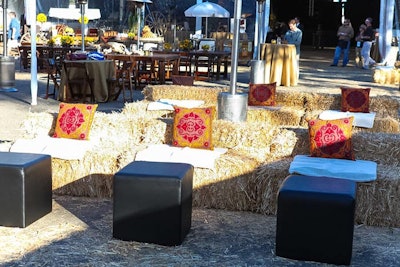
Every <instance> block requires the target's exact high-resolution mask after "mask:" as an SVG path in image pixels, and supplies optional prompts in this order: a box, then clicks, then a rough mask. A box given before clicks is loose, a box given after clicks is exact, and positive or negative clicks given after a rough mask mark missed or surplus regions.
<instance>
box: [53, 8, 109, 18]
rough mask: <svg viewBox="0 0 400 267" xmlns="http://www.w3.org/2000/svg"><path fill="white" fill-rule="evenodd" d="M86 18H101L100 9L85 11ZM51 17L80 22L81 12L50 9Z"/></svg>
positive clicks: (66, 9) (71, 9)
mask: <svg viewBox="0 0 400 267" xmlns="http://www.w3.org/2000/svg"><path fill="white" fill-rule="evenodd" d="M85 16H86V17H87V18H88V19H89V20H94V19H99V18H101V13H100V9H98V8H88V9H85ZM49 17H52V18H58V19H69V20H78V19H79V18H80V17H81V10H80V9H79V8H54V7H52V8H50V10H49Z"/></svg>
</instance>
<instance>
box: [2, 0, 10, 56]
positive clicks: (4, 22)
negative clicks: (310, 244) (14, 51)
mask: <svg viewBox="0 0 400 267" xmlns="http://www.w3.org/2000/svg"><path fill="white" fill-rule="evenodd" d="M7 1H8V0H2V5H1V6H2V7H3V56H5V57H6V56H7V55H8V51H7V50H8V49H7V39H8V37H7Z"/></svg>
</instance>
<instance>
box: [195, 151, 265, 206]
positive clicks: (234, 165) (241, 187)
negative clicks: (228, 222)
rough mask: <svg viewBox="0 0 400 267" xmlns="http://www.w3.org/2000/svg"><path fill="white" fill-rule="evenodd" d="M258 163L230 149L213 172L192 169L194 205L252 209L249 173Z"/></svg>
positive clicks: (252, 187) (217, 162)
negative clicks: (193, 170)
mask: <svg viewBox="0 0 400 267" xmlns="http://www.w3.org/2000/svg"><path fill="white" fill-rule="evenodd" d="M258 164H259V163H258V162H257V161H255V160H254V159H253V158H252V157H248V156H247V155H243V154H242V153H237V152H236V151H232V150H230V151H229V152H228V153H226V154H224V155H222V156H221V157H220V158H219V159H218V160H217V161H216V169H215V171H213V170H209V169H200V168H195V172H194V177H193V205H194V206H197V207H205V208H217V209H228V210H254V209H255V206H256V205H255V203H254V198H255V196H254V186H251V185H252V184H253V180H252V179H251V178H252V177H251V173H252V171H253V170H254V169H255V168H257V166H258Z"/></svg>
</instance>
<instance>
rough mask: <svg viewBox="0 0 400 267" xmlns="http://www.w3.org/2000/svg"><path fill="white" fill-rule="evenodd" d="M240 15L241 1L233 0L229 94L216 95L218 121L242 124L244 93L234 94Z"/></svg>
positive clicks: (245, 100)
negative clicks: (233, 14) (233, 13)
mask: <svg viewBox="0 0 400 267" xmlns="http://www.w3.org/2000/svg"><path fill="white" fill-rule="evenodd" d="M241 13H242V0H235V16H234V32H233V36H234V38H233V40H232V53H231V58H232V62H231V81H230V92H222V93H220V94H219V95H218V119H222V120H229V121H232V122H242V121H246V119H247V101H248V95H247V94H246V93H236V82H237V66H238V47H239V26H240V23H239V22H240V15H241Z"/></svg>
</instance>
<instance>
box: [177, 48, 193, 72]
mask: <svg viewBox="0 0 400 267" xmlns="http://www.w3.org/2000/svg"><path fill="white" fill-rule="evenodd" d="M179 75H185V76H190V75H192V59H191V56H190V54H189V52H180V53H179Z"/></svg>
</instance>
